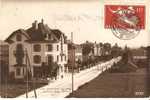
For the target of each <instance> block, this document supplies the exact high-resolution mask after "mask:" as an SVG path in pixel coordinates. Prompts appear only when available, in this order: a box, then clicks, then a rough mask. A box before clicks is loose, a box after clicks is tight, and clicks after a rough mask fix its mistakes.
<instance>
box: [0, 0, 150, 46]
mask: <svg viewBox="0 0 150 100" xmlns="http://www.w3.org/2000/svg"><path fill="white" fill-rule="evenodd" d="M67 1H69V0H64V1H61V2H59V1H55V2H47V1H46V2H40V1H39V2H10V1H9V2H5V1H3V2H2V3H1V9H0V12H1V13H0V39H1V40H4V39H5V38H7V37H8V36H9V35H10V34H11V33H12V32H13V31H15V30H17V29H19V28H22V29H27V28H29V27H31V25H32V23H33V22H34V21H35V20H38V22H40V21H41V19H42V18H43V19H44V23H45V24H48V26H49V27H50V28H52V29H53V28H54V29H55V28H57V29H60V30H61V31H62V32H64V33H65V34H66V35H67V36H68V38H70V33H71V32H73V33H74V42H75V43H83V42H85V41H86V40H88V41H91V42H94V41H97V42H110V43H112V44H114V43H118V44H119V45H122V46H124V45H126V44H127V45H129V46H132V47H136V46H145V45H147V44H148V43H149V42H148V41H149V40H150V38H149V35H148V33H150V31H149V29H148V28H147V27H146V28H147V30H143V31H141V32H140V34H139V35H138V36H137V37H136V38H135V39H132V40H120V39H118V38H116V37H115V36H114V35H113V34H112V32H111V30H109V29H105V28H104V2H103V1H102V0H101V1H100V0H95V1H93V2H84V1H83V2H67Z"/></svg>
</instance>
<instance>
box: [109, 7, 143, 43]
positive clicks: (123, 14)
mask: <svg viewBox="0 0 150 100" xmlns="http://www.w3.org/2000/svg"><path fill="white" fill-rule="evenodd" d="M139 23H140V18H139V17H138V16H137V15H136V13H135V11H134V10H133V9H132V10H131V9H120V10H118V11H117V12H116V14H114V17H113V18H112V23H111V30H112V33H113V34H114V35H115V36H116V37H117V38H119V39H121V40H130V39H133V38H135V37H136V36H137V35H138V34H139V33H140V27H139Z"/></svg>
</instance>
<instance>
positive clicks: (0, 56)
mask: <svg viewBox="0 0 150 100" xmlns="http://www.w3.org/2000/svg"><path fill="white" fill-rule="evenodd" d="M8 64H9V45H8V43H6V42H4V41H0V83H1V82H4V81H5V79H7V76H8Z"/></svg>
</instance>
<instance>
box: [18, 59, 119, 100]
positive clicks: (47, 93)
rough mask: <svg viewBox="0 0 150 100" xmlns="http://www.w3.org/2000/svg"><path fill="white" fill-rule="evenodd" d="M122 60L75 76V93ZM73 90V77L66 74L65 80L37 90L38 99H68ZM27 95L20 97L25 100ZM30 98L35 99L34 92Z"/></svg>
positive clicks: (30, 93) (104, 64)
mask: <svg viewBox="0 0 150 100" xmlns="http://www.w3.org/2000/svg"><path fill="white" fill-rule="evenodd" d="M120 59H121V58H120V57H118V58H115V59H112V60H110V61H107V62H104V63H101V64H99V65H96V66H93V67H91V68H89V69H86V70H83V71H80V72H79V73H75V74H74V91H75V90H77V89H78V88H79V87H80V86H81V85H83V84H85V83H87V82H89V81H91V80H93V79H94V78H96V77H97V76H98V75H99V74H101V73H102V72H103V71H105V70H106V69H108V68H110V67H111V66H112V64H113V63H114V62H118V61H119V60H120ZM71 90H72V75H71V73H70V74H69V73H66V74H65V77H64V78H63V79H59V80H56V81H53V82H52V83H49V84H48V85H47V86H44V87H41V88H39V89H36V93H37V98H48V97H50V98H59V97H66V96H67V95H69V94H70V93H71ZM25 97H26V94H24V95H21V96H19V98H25ZM28 97H29V98H34V97H35V96H34V91H31V92H29V93H28Z"/></svg>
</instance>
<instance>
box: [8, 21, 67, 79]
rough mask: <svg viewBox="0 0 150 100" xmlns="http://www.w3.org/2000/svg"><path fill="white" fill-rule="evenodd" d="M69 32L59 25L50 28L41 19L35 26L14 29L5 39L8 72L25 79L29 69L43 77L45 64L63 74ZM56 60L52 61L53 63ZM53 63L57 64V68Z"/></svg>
mask: <svg viewBox="0 0 150 100" xmlns="http://www.w3.org/2000/svg"><path fill="white" fill-rule="evenodd" d="M66 38H67V37H66V36H65V35H64V33H62V32H61V31H60V30H58V29H50V28H49V27H48V25H47V24H44V21H43V20H42V21H41V22H40V23H38V22H37V21H35V22H34V23H33V24H32V27H31V28H29V29H27V30H24V29H19V30H17V31H15V32H13V33H12V34H11V35H10V36H9V37H8V38H7V39H6V41H7V42H8V43H9V45H10V46H9V55H10V57H9V61H10V63H9V72H10V74H11V76H13V77H14V78H15V79H23V78H25V77H26V75H27V73H30V75H31V76H32V77H35V76H36V77H37V76H38V77H42V74H43V73H44V72H43V69H44V66H48V67H49V70H52V69H57V76H58V77H60V76H63V75H64V66H65V64H67V60H68V51H67V43H66ZM52 63H53V64H52ZM54 64H57V65H58V68H54V66H53V65H54Z"/></svg>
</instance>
